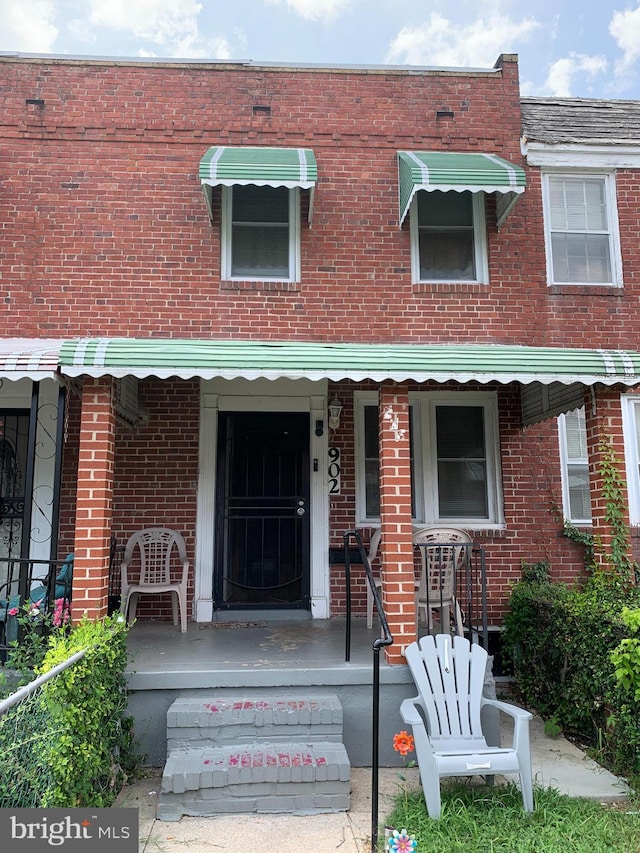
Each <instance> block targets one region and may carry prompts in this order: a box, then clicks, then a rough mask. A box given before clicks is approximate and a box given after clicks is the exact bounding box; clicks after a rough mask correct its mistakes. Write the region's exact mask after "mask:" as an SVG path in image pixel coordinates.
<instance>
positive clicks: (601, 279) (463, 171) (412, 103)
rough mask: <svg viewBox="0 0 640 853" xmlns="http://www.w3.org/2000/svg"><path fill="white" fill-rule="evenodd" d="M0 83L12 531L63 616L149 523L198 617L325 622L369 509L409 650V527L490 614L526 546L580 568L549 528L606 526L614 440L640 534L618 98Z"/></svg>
mask: <svg viewBox="0 0 640 853" xmlns="http://www.w3.org/2000/svg"><path fill="white" fill-rule="evenodd" d="M0 89H1V91H2V97H3V110H2V113H1V115H0V162H1V167H0V282H1V286H2V296H3V304H4V312H3V315H2V316H3V324H2V338H3V341H2V343H1V346H0V367H1V375H2V377H3V381H2V384H1V386H0V416H1V417H2V419H3V435H4V438H3V444H2V452H3V465H4V468H3V485H4V487H5V492H6V495H5V496H3V497H6V496H7V495H9V492H7V489H9V488H11V489H12V490H13V491H12V492H11V494H10V495H9V497H13V500H12V502H10V504H11V505H10V506H9V503H8V502H7V501H6V500H3V512H5V517H4V518H3V519H2V524H3V528H4V531H5V535H4V538H3V541H2V543H0V547H2V548H4V549H5V555H4V556H7V555H8V556H15V555H16V554H18V553H19V554H20V555H21V556H23V557H28V556H30V557H45V558H46V557H51V556H54V557H55V556H58V555H60V554H62V555H64V553H66V552H68V551H73V552H74V553H75V569H74V588H73V601H74V611H75V613H76V614H79V613H81V612H83V611H87V612H89V613H90V614H92V615H95V616H100V615H103V614H105V613H106V612H107V608H108V601H109V593H110V589H109V565H110V550H111V541H112V540H111V538H112V536H115V538H116V541H117V542H118V543H120V544H122V543H124V541H126V539H127V537H128V536H129V535H130V534H131V533H132V532H134V531H135V530H138V529H140V528H142V527H148V526H153V525H162V526H168V527H171V528H175V529H178V530H180V531H181V532H182V533H183V534H184V536H185V539H186V541H187V547H188V551H189V557H190V562H191V576H190V583H189V614H190V619H191V620H193V621H196V622H207V621H211V620H212V619H213V618H214V616H215V614H216V612H217V611H220V610H226V609H231V610H232V609H234V608H237V609H239V610H240V609H242V610H243V611H246V610H247V609H252V610H254V611H260V610H262V609H264V608H278V609H284V610H287V609H297V610H308V611H309V612H310V614H311V616H312V617H314V618H319V619H323V618H328V617H331V616H334V615H340V614H343V613H344V608H345V584H344V567H343V566H342V565H341V562H340V549H341V547H342V545H343V534H344V533H345V531H349V530H352V529H358V530H361V531H362V535H363V539H364V542H365V544H366V543H367V542H368V541H369V537H370V536H371V534H372V532H373V531H374V530H375V529H376V528H377V527H378V526H380V528H381V530H382V544H381V554H382V561H383V586H382V594H383V601H384V604H385V609H386V612H387V616H388V620H389V625H390V627H391V629H392V632H393V634H394V636H395V637H396V643H395V644H394V645H393V646H392V647H391V649H390V651H389V660H390V661H392V662H400V661H401V660H402V656H401V648H402V646H403V645H404V644H406V642H408V641H410V640H411V639H412V638H413V636H414V635H415V603H414V552H413V546H412V542H411V532H412V525H414V524H416V523H418V524H432V525H436V526H438V525H444V526H455V527H461V528H464V529H465V530H467V531H469V533H470V534H471V535H472V537H473V539H474V541H475V542H476V543H477V544H478V545H479V546H481V547H482V548H483V549H484V554H485V558H486V568H487V583H488V618H489V623H490V624H491V625H496V626H497V625H499V624H500V619H501V615H502V612H503V608H504V603H505V600H506V599H507V597H508V593H509V586H510V584H511V583H512V582H513V581H514V580H515V579H517V578H518V577H519V574H520V567H521V563H522V561H526V562H535V561H538V560H547V561H549V563H550V565H551V568H552V572H553V575H554V576H555V577H557V578H564V579H570V578H573V577H575V576H577V575H579V574H580V573H581V572H582V571H583V556H582V554H581V552H580V549H579V548H578V547H577V546H576V544H575V543H573V542H571V541H569V540H568V539H567V538H566V537H564V536H563V535H562V531H563V517H564V516H567V517H571V516H572V515H573V516H574V520H575V521H576V522H577V523H580V524H585V525H591V529H593V530H594V531H595V532H598V533H600V534H602V536H603V537H604V541H606V536H607V525H606V522H605V518H604V509H603V506H602V500H601V494H600V493H601V487H602V484H601V482H600V480H599V478H600V474H599V470H600V469H599V467H598V465H597V460H598V453H599V452H600V451H599V441H600V439H601V437H602V435H603V434H607V435H610V436H611V438H612V441H613V445H614V448H615V449H616V451H618V452H619V458H620V459H621V460H624V459H625V458H626V460H627V464H628V466H629V472H631V474H630V476H631V477H632V481H630V482H629V487H630V495H631V501H630V508H631V515H630V518H629V521H630V523H632V524H638V523H640V485H639V484H638V482H637V481H638V474H637V471H638V459H637V456H638V450H637V440H636V439H635V436H636V435H637V434H638V431H637V430H636V429H635V412H636V409H635V403H634V402H633V397H632V395H629V394H628V393H627V392H628V391H629V389H632V388H633V387H634V386H635V385H636V384H637V383H640V355H639V354H638V353H637V352H636V351H635V348H636V347H637V343H636V337H637V336H636V335H635V329H634V325H635V324H634V309H635V306H636V304H637V298H638V290H639V288H640V282H639V280H638V276H639V272H640V260H639V257H638V216H637V203H638V180H637V175H638V168H640V161H639V160H638V153H639V152H640V147H639V143H640V137H639V135H638V134H637V133H634V134H633V138H631V136H632V131H631V130H629V132H628V134H627V132H626V131H623V130H621V127H626V128H633V126H634V125H633V121H632V117H633V120H635V118H636V117H637V116H638V114H639V113H638V105H637V104H635V103H633V104H631V103H627V104H625V103H624V102H623V103H618V104H617V105H615V104H613V105H611V104H610V105H609V106H610V107H611V108H612V109H614V108H615V116H614V115H611V120H610V121H608V122H605V124H604V127H605V130H606V132H604V133H603V135H602V136H601V137H600V138H595V137H596V136H597V134H595V133H594V134H590V132H589V128H588V127H587V128H586V129H585V127H584V126H583V125H582V124H581V117H583V116H584V115H585V111H588V108H589V109H591V110H592V111H593V110H596V113H595V115H593V114H591V113H590V114H589V115H590V118H589V122H587V124H589V123H591V124H592V125H593V126H594V127H601V126H602V121H601V120H600V119H599V118H597V116H598V112H597V106H598V105H597V104H596V105H594V104H593V103H592V102H589V103H584V102H571V104H573V107H574V108H575V109H573V111H571V110H569V109H568V107H567V105H566V104H564V103H561V102H557V101H554V102H545V101H541V100H535V99H523V100H521V97H520V91H519V80H518V63H517V57H515V56H513V55H503V56H501V57H500V58H499V59H498V61H497V63H496V65H495V67H494V68H491V69H486V70H466V69H461V70H455V69H412V70H410V71H409V70H407V69H394V68H357V67H355V68H354V67H348V68H330V67H299V66H297V67H287V66H276V65H268V64H253V63H246V62H242V63H233V62H225V63H202V62H198V63H180V62H162V63H160V62H154V61H146V60H145V61H126V60H118V61H115V60H105V59H89V58H86V59H72V58H64V57H59V58H51V57H49V58H42V57H40V58H38V57H27V56H15V55H0ZM602 106H603V105H602V104H601V105H600V107H602ZM580 107H582V110H581V109H580ZM608 115H610V114H608ZM621 115H622V118H623V119H625V121H623V123H622V124H620V121H619V120H620V118H621ZM614 118H615V119H617V121H614ZM626 118H628V121H627V120H626ZM523 121H524V124H523ZM589 126H591V125H590V124H589ZM558 128H560V130H562V131H563V133H561V134H560V135H558V133H559V130H558ZM554 134H555V135H554ZM563 134H564V135H563ZM581 134H582V135H581ZM9 380H10V381H9ZM585 402H586V404H587V405H586V406H584V404H585ZM330 404H335V406H336V408H335V409H334V412H333V417H332V418H331V420H330V417H329V406H330ZM566 413H570V414H569V416H568V417H565V418H564V419H561V422H560V423H561V444H560V448H561V449H562V448H564V450H562V453H561V450H559V438H558V423H557V420H556V418H557V416H558V415H563V414H566ZM567 439H568V440H569V446H568V445H567ZM573 439H575V440H577V441H578V445H575V444H572V443H571V442H572V440H573ZM625 443H626V446H625ZM576 447H577V448H578V449H577V450H576ZM625 453H626V456H625ZM634 454H635V455H634ZM621 464H622V463H621ZM634 465H635V468H634ZM9 471H11V472H13V474H12V478H10V477H9V473H8V472H9ZM16 472H17V473H16ZM623 473H625V476H626V471H625V472H623ZM9 480H11V483H10V484H9ZM8 484H9V485H8ZM563 487H564V488H563ZM585 488H586V497H585ZM563 500H564V504H563ZM580 500H582V504H581V509H580V508H575V507H577V503H576V502H578V503H579V501H580ZM572 501H574V508H575V512H574V511H573V510H572V509H571V502H572ZM588 504H590V506H587V505H588ZM567 507H569V509H567ZM581 514H582V517H580V516H581ZM354 571H355V573H356V577H355V605H356V608H357V610H358V612H360V613H361V614H362V615H364V609H365V582H364V576H363V574H362V572H361V571H360V568H359V567H357V566H356V567H355V568H354ZM145 607H146V609H142V608H141V610H140V616H141V618H145V617H147V618H160V619H162V618H167V617H168V616H169V613H170V611H169V608H168V603H167V601H166V599H164V598H159V599H157V600H149V601H148V602H147V603H146V604H145Z"/></svg>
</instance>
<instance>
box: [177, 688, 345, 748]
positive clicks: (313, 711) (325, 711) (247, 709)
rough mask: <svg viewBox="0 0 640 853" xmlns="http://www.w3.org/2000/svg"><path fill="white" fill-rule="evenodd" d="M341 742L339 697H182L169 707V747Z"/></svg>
mask: <svg viewBox="0 0 640 853" xmlns="http://www.w3.org/2000/svg"><path fill="white" fill-rule="evenodd" d="M256 740H264V741H267V742H269V743H278V742H287V743H291V742H293V741H300V742H304V743H312V742H315V741H321V742H336V743H340V742H341V741H342V705H341V704H340V701H339V699H338V697H337V696H335V695H332V694H329V695H322V696H305V697H304V698H300V697H292V696H272V697H269V696H266V697H261V698H260V699H248V698H245V697H242V696H238V697H235V698H228V697H222V696H209V697H205V698H199V699H193V698H178V699H176V700H175V701H174V702H173V704H172V705H171V707H170V708H169V710H168V711H167V750H168V751H171V750H174V749H189V748H191V747H195V746H198V747H201V746H205V745H207V744H211V745H216V746H223V745H225V744H240V743H253V742H254V741H256Z"/></svg>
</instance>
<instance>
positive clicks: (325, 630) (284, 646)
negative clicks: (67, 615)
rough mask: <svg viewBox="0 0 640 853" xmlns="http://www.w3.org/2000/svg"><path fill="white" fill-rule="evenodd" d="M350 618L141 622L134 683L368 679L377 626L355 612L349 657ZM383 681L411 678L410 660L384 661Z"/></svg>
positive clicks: (135, 637) (178, 685) (133, 647)
mask: <svg viewBox="0 0 640 853" xmlns="http://www.w3.org/2000/svg"><path fill="white" fill-rule="evenodd" d="M345 631H346V624H345V620H344V619H342V618H335V619H300V618H299V617H298V618H296V617H294V618H290V619H277V620H274V619H265V618H262V617H260V616H256V617H254V618H251V619H245V618H243V619H242V620H239V621H235V622H234V621H231V620H229V618H228V616H227V617H225V618H224V619H220V620H219V621H216V622H211V623H196V622H190V623H189V625H188V628H187V632H186V633H185V634H182V633H181V632H180V629H179V627H178V626H175V625H173V624H172V623H171V622H143V621H140V622H136V623H135V624H134V625H133V626H132V627H131V629H130V631H129V639H128V646H129V653H130V655H129V656H130V663H129V666H128V675H129V688H130V689H131V690H149V689H151V690H152V689H185V688H187V689H188V688H202V687H206V688H208V687H240V688H241V687H245V686H247V685H248V684H250V685H251V686H254V687H255V686H261V687H277V686H281V685H286V686H297V685H300V686H303V685H304V686H308V685H310V684H314V683H315V684H321V685H323V686H330V685H335V684H339V685H344V684H363V683H365V684H369V683H371V681H372V672H373V661H374V653H373V643H374V641H375V640H376V638H377V637H378V636H379V635H378V633H377V632H378V626H377V625H376V623H375V622H374V627H373V628H369V629H368V628H367V627H366V620H365V619H363V618H362V619H361V618H357V619H353V621H352V626H351V655H350V661H349V662H348V663H347V662H345ZM380 681H381V683H383V684H409V683H411V675H410V673H409V670H408V667H406V666H392V665H390V664H387V663H386V662H385V656H384V650H381V651H380Z"/></svg>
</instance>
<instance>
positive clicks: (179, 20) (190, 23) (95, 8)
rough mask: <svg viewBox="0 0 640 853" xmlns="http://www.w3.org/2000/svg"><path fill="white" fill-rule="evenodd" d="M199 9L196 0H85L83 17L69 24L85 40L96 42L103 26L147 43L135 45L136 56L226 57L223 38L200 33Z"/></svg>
mask: <svg viewBox="0 0 640 853" xmlns="http://www.w3.org/2000/svg"><path fill="white" fill-rule="evenodd" d="M201 11H202V4H201V3H199V2H197V0H89V3H88V14H87V16H86V17H85V18H81V19H76V20H74V21H72V22H70V25H69V26H70V29H71V30H72V31H73V32H74V33H75V35H76V36H83V37H84V40H85V41H96V40H97V39H99V37H100V32H99V31H100V29H107V30H115V31H118V32H121V33H124V34H125V35H127V36H129V37H131V38H133V39H136V40H138V41H144V42H148V44H144V45H141V46H138V47H137V48H136V52H137V54H138V55H139V56H156V55H161V56H174V57H184V58H185V59H195V58H202V57H210V58H215V59H228V58H229V57H230V56H231V47H230V45H229V42H228V41H227V39H226V38H224V37H223V36H219V37H215V36H214V37H205V36H203V35H201V33H200V30H199V26H198V17H199V15H200V12H201ZM154 46H155V47H154ZM155 48H157V50H156V49H155ZM125 52H126V51H125Z"/></svg>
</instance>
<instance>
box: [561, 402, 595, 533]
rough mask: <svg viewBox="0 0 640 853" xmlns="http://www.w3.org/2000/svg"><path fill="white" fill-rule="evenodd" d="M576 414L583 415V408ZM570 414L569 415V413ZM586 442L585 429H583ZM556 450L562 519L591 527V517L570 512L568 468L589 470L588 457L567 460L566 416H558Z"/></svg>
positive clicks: (577, 410)
mask: <svg viewBox="0 0 640 853" xmlns="http://www.w3.org/2000/svg"><path fill="white" fill-rule="evenodd" d="M575 411H576V413H578V412H582V414H583V415H584V406H582V407H581V408H580V409H576V410H575ZM569 414H571V413H569ZM585 442H586V429H585ZM558 449H559V452H560V476H561V480H562V511H563V513H564V518H565V519H567V521H570V522H571V524H577V525H579V526H580V527H585V526H589V527H590V526H591V515H589V517H588V518H578V517H575V516H573V515H572V512H571V497H570V489H569V468H570V466H572V465H586V466H587V471H588V470H589V457H588V456H585V457H583V458H580V459H569V451H568V444H567V420H566V415H564V414H562V415H558Z"/></svg>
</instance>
